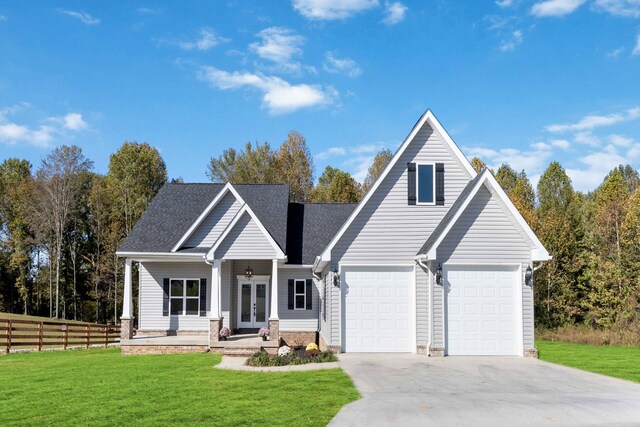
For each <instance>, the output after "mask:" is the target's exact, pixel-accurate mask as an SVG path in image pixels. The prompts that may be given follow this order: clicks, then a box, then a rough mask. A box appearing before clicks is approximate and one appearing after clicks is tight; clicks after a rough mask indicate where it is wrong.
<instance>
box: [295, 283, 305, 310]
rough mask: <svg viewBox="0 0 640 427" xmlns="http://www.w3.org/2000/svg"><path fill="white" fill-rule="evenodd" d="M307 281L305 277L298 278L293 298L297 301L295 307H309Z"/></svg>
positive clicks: (301, 308) (298, 308)
mask: <svg viewBox="0 0 640 427" xmlns="http://www.w3.org/2000/svg"><path fill="white" fill-rule="evenodd" d="M306 286H307V281H306V280H304V279H296V280H295V281H294V286H293V292H294V294H293V300H294V302H295V305H294V307H293V308H294V309H296V310H306V309H307V292H306Z"/></svg>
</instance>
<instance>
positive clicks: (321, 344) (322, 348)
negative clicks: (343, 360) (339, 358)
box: [318, 334, 341, 353]
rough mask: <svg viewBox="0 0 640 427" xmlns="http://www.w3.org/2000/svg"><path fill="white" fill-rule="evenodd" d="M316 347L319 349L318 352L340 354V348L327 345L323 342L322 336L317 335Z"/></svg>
mask: <svg viewBox="0 0 640 427" xmlns="http://www.w3.org/2000/svg"><path fill="white" fill-rule="evenodd" d="M318 347H319V348H320V351H327V350H330V351H333V352H334V353H340V352H341V351H340V346H339V345H329V344H327V342H326V341H325V339H324V337H323V336H322V334H318Z"/></svg>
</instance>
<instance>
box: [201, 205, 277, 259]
mask: <svg viewBox="0 0 640 427" xmlns="http://www.w3.org/2000/svg"><path fill="white" fill-rule="evenodd" d="M245 213H246V214H248V215H249V216H250V217H251V218H252V219H253V220H254V221H255V223H256V224H257V226H258V228H259V229H260V231H261V232H262V234H264V236H265V238H266V239H267V241H268V242H269V243H270V244H271V246H273V249H274V250H275V251H276V259H285V258H286V257H285V254H284V252H282V249H280V246H279V245H278V243H276V241H275V240H274V238H273V237H272V236H271V234H269V232H268V231H267V229H266V228H265V227H264V225H262V223H261V222H260V220H259V219H258V217H257V216H256V214H254V213H253V211H252V210H251V208H250V207H249V205H247V204H246V203H245V204H243V205H242V208H240V210H239V211H238V213H236V215H235V216H234V217H233V220H231V222H230V223H229V225H228V226H227V228H225V230H224V231H223V232H222V234H221V235H220V236H219V237H218V239H217V240H216V242H215V243H214V244H213V246H211V249H209V250H208V251H207V254H206V257H205V259H206V260H207V261H209V262H212V261H214V259H215V253H216V249H218V247H219V246H220V244H221V243H222V242H223V241H224V239H226V238H227V236H228V235H229V233H230V232H231V230H233V228H234V227H235V226H236V224H237V223H238V221H240V218H242V216H243V215H244V214H245Z"/></svg>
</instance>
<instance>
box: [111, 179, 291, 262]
mask: <svg viewBox="0 0 640 427" xmlns="http://www.w3.org/2000/svg"><path fill="white" fill-rule="evenodd" d="M233 187H234V188H235V189H236V190H237V191H238V194H240V197H242V198H243V199H244V201H245V202H246V203H247V204H248V205H249V207H251V209H252V210H253V212H254V213H255V214H256V216H257V217H258V219H259V220H260V222H262V224H263V225H264V227H265V228H266V229H267V231H268V232H269V233H270V234H271V236H272V237H273V238H274V240H275V241H276V242H277V243H278V245H280V247H281V248H282V250H283V251H285V253H286V236H287V228H286V227H287V204H288V202H289V186H288V185H271V184H264V185H262V184H255V185H242V184H236V185H234V186H233ZM223 188H224V184H174V183H168V184H165V185H164V186H163V187H162V188H161V189H160V191H159V192H158V194H157V195H156V197H155V198H154V199H153V201H152V202H151V203H150V204H149V207H148V208H147V210H146V211H145V212H144V214H143V215H142V217H140V219H139V220H138V222H137V223H136V225H135V227H133V230H131V232H130V233H129V236H127V238H126V239H125V241H124V242H123V243H122V245H120V248H119V249H118V250H119V251H120V252H170V251H171V249H173V246H175V244H176V243H178V241H179V240H180V238H181V237H182V236H183V235H184V233H186V232H187V230H188V229H189V227H190V226H191V224H193V223H194V222H195V220H196V219H198V217H199V216H200V214H201V213H202V212H203V211H204V210H205V209H206V207H207V206H209V204H210V203H211V201H212V200H213V199H214V198H215V197H216V195H217V194H218V193H219V192H220V191H221V190H222V189H223ZM186 251H190V250H189V249H182V250H180V252H186Z"/></svg>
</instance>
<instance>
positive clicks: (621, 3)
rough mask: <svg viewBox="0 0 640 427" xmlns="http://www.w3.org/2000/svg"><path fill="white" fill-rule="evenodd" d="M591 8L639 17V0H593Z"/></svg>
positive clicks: (618, 14) (629, 16)
mask: <svg viewBox="0 0 640 427" xmlns="http://www.w3.org/2000/svg"><path fill="white" fill-rule="evenodd" d="M593 8H594V9H595V10H598V11H601V12H606V13H610V14H612V15H616V16H624V17H628V18H638V17H640V1H639V0H595V2H594V3H593Z"/></svg>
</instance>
